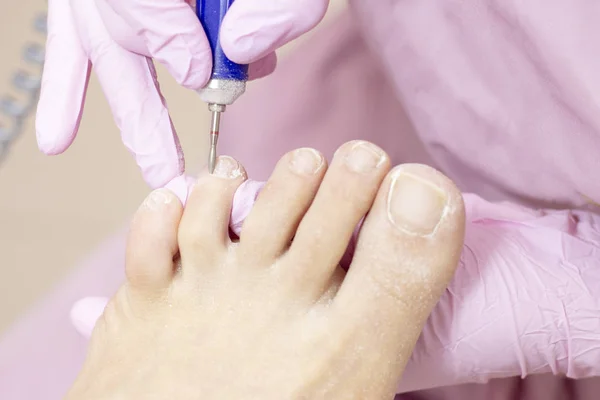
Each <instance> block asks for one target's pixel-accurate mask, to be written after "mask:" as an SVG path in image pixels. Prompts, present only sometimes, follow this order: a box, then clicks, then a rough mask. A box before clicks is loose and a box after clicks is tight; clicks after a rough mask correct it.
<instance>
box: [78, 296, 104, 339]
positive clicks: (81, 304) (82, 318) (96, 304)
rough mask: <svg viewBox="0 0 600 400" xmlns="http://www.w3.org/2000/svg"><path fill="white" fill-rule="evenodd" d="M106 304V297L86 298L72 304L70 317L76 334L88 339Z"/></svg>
mask: <svg viewBox="0 0 600 400" xmlns="http://www.w3.org/2000/svg"><path fill="white" fill-rule="evenodd" d="M107 304H108V298H106V297H86V298H83V299H81V300H78V301H77V302H76V303H75V304H73V307H72V308H71V315H70V317H71V323H72V324H73V326H74V327H75V329H76V330H77V332H79V333H80V334H81V335H82V336H83V337H85V338H89V337H90V336H91V335H92V331H93V330H94V326H95V325H96V321H98V318H100V316H101V315H102V313H103V312H104V309H105V308H106V305H107Z"/></svg>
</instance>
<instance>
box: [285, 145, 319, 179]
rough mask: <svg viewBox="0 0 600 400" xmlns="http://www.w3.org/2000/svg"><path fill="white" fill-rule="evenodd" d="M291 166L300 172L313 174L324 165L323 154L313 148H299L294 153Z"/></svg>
mask: <svg viewBox="0 0 600 400" xmlns="http://www.w3.org/2000/svg"><path fill="white" fill-rule="evenodd" d="M290 166H291V168H292V170H294V171H295V172H297V173H299V174H302V175H312V174H315V173H316V172H317V171H318V170H319V169H321V167H322V166H323V156H322V155H321V154H320V153H319V152H318V151H316V150H313V149H298V150H296V151H294V152H293V153H292V159H291V160H290Z"/></svg>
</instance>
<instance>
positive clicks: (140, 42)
mask: <svg viewBox="0 0 600 400" xmlns="http://www.w3.org/2000/svg"><path fill="white" fill-rule="evenodd" d="M96 7H97V8H98V13H99V14H100V18H102V21H103V22H104V27H105V28H106V30H107V31H108V34H109V35H110V37H111V38H112V40H114V41H115V42H117V43H118V44H119V45H120V46H122V47H123V48H124V49H126V50H129V51H131V52H133V53H137V54H141V55H144V56H146V57H152V54H150V50H148V46H147V45H146V40H145V39H144V37H143V36H142V34H141V33H140V32H139V31H136V30H135V29H134V28H133V27H132V26H131V25H129V23H128V22H127V21H126V20H125V19H124V18H123V16H122V15H119V14H117V13H116V12H115V10H113V8H112V7H111V6H110V5H109V4H107V3H106V0H96Z"/></svg>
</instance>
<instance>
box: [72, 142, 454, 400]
mask: <svg viewBox="0 0 600 400" xmlns="http://www.w3.org/2000/svg"><path fill="white" fill-rule="evenodd" d="M245 179H246V173H245V171H244V169H243V168H242V166H240V164H239V163H238V162H237V161H235V160H234V159H232V158H229V157H220V158H219V160H218V162H217V166H216V170H215V173H214V174H213V175H210V174H208V173H205V174H203V175H202V176H200V178H199V179H198V181H197V183H196V185H195V186H194V188H193V190H192V192H191V194H190V197H189V199H188V202H187V205H186V207H185V210H184V208H183V207H182V205H181V203H180V202H179V200H178V198H177V197H176V196H175V195H174V194H173V193H172V192H170V191H168V190H166V189H159V190H157V191H154V192H153V193H151V194H150V196H149V197H148V198H147V199H146V200H145V201H144V203H143V204H142V206H141V207H140V209H139V210H138V212H137V213H136V215H135V216H134V218H133V221H132V223H131V231H130V236H129V242H128V248H127V260H126V273H127V282H126V283H125V284H124V285H123V286H122V287H121V288H120V289H119V291H118V292H117V293H116V295H115V296H114V297H113V299H112V300H111V302H110V303H109V305H108V306H107V308H106V309H105V311H104V314H103V316H102V317H101V318H100V320H99V321H98V323H97V324H96V327H95V330H94V332H93V335H92V338H91V341H90V347H89V352H88V356H87V360H86V362H85V365H84V367H83V369H82V371H81V373H80V375H79V377H78V379H77V380H76V382H75V384H74V385H73V387H72V389H71V391H70V392H69V394H68V395H67V398H68V399H86V400H96V399H103V400H113V399H183V400H186V399H203V400H207V399H218V400H223V399H277V400H281V399H391V398H393V397H394V394H395V392H396V384H397V382H398V381H399V378H400V376H401V374H402V372H403V369H404V367H405V365H406V363H407V361H408V359H409V357H410V355H411V352H412V349H413V347H414V345H415V342H416V341H417V339H418V337H419V334H420V332H421V329H422V327H423V325H424V323H425V321H426V319H427V317H428V316H429V314H430V312H431V310H432V308H433V307H434V305H435V304H436V302H437V301H438V299H439V297H440V296H441V294H442V293H443V291H444V290H445V288H446V286H447V284H448V283H449V281H450V279H451V278H452V276H453V273H454V270H455V267H456V265H457V263H458V260H459V257H460V252H461V248H462V243H463V235H464V219H465V217H464V206H463V202H462V197H461V194H460V192H459V190H458V189H457V188H456V187H455V186H454V184H453V183H452V182H451V181H450V180H449V179H448V178H446V177H445V176H443V175H442V174H441V173H439V172H437V171H435V170H433V169H431V168H429V167H426V166H423V165H415V164H412V165H411V164H408V165H401V166H399V167H396V168H394V169H391V167H390V162H389V159H388V156H387V155H386V154H385V153H384V152H383V151H382V150H381V149H380V148H378V147H377V146H375V145H373V144H371V143H367V142H360V141H355V142H349V143H346V144H345V145H343V146H342V147H340V149H339V150H338V151H337V152H336V154H335V156H334V158H333V160H332V162H331V165H329V166H328V165H327V162H326V161H325V159H324V157H323V156H322V155H321V154H320V153H318V152H317V151H315V150H312V149H298V150H296V151H293V152H291V153H289V154H287V155H285V156H284V157H283V158H282V159H281V160H280V161H279V163H278V165H277V166H276V168H275V170H274V172H273V174H272V176H271V178H270V180H269V181H268V182H267V184H266V185H265V187H264V189H263V190H262V192H261V193H260V195H259V197H258V199H257V202H256V204H255V206H254V208H253V209H252V212H251V214H250V215H249V216H248V218H247V219H246V221H245V222H244V225H243V227H242V232H241V234H240V237H239V240H237V239H233V240H232V239H231V237H230V234H229V231H228V222H229V215H230V211H231V205H232V201H233V196H234V194H235V191H236V189H237V188H238V186H239V185H240V184H241V183H242V182H243V181H244V180H245ZM363 218H364V222H363V223H362V225H361V230H360V234H359V238H358V243H357V247H356V251H355V254H354V257H353V260H352V263H351V265H350V268H349V270H348V272H347V273H346V272H345V271H344V270H343V269H341V268H340V267H339V261H340V258H341V257H342V256H343V254H344V251H345V250H346V247H347V245H348V241H349V239H350V238H351V236H352V234H353V232H354V230H355V228H356V227H357V225H358V224H359V223H360V222H361V220H362V219H363Z"/></svg>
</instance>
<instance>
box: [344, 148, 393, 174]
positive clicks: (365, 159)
mask: <svg viewBox="0 0 600 400" xmlns="http://www.w3.org/2000/svg"><path fill="white" fill-rule="evenodd" d="M384 160H385V154H384V153H383V152H382V151H381V149H379V148H378V147H376V146H375V145H373V144H371V143H368V142H356V143H355V144H354V145H352V148H351V149H350V152H349V153H348V155H347V156H346V165H347V166H348V167H349V168H350V169H351V170H352V171H354V172H360V173H367V172H371V171H373V170H374V169H376V168H378V167H379V166H380V165H381V164H383V161H384Z"/></svg>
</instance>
